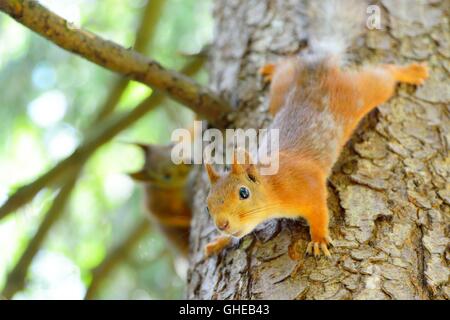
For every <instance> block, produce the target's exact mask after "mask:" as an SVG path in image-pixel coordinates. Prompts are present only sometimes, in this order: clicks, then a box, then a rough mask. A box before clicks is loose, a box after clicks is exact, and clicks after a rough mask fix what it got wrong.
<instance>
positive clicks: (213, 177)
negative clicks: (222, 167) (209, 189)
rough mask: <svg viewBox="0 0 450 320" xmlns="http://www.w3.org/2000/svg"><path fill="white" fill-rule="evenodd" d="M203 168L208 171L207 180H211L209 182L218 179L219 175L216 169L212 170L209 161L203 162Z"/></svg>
mask: <svg viewBox="0 0 450 320" xmlns="http://www.w3.org/2000/svg"><path fill="white" fill-rule="evenodd" d="M205 169H206V172H207V173H208V177H209V181H210V182H211V184H214V183H216V182H217V180H219V178H220V175H219V174H218V173H217V172H216V170H214V168H213V166H212V165H211V164H209V163H205Z"/></svg>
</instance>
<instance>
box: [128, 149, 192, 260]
mask: <svg viewBox="0 0 450 320" xmlns="http://www.w3.org/2000/svg"><path fill="white" fill-rule="evenodd" d="M136 145H137V146H139V147H140V148H141V149H142V150H143V152H144V154H145V162H144V166H143V168H142V170H140V171H138V172H135V173H131V174H130V176H131V177H132V178H133V179H134V180H136V181H139V182H142V183H143V184H144V187H145V205H146V209H147V211H148V216H149V218H150V220H151V221H152V222H153V223H154V225H155V226H157V227H158V228H159V229H160V230H161V231H162V233H163V234H164V235H165V236H166V237H167V239H168V240H169V242H170V243H171V244H172V245H173V246H174V247H175V249H176V250H177V251H178V252H179V253H181V254H182V255H183V256H187V255H188V252H189V232H190V224H191V217H192V212H191V201H190V199H192V195H191V191H192V188H190V185H191V179H190V178H191V176H190V172H191V170H192V168H193V166H192V165H189V164H179V165H176V164H174V163H173V162H172V159H171V156H170V155H171V150H172V145H165V146H159V145H148V144H136Z"/></svg>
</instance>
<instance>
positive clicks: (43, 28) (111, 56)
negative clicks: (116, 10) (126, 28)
mask: <svg viewBox="0 0 450 320" xmlns="http://www.w3.org/2000/svg"><path fill="white" fill-rule="evenodd" d="M0 10H2V11H4V12H5V13H7V14H9V15H10V16H11V17H12V18H14V19H15V20H16V21H18V22H20V23H21V24H23V25H25V26H27V27H28V28H30V29H31V30H33V31H35V32H37V33H39V34H40V35H42V36H43V37H45V38H47V39H48V40H50V41H52V42H53V43H55V44H57V45H58V46H60V47H61V48H63V49H66V50H68V51H70V52H73V53H76V54H79V55H80V56H82V57H84V58H86V59H88V60H90V61H92V62H94V63H96V64H98V65H100V66H103V67H105V68H107V69H109V70H112V71H115V72H118V73H121V74H123V75H125V76H127V77H129V78H130V79H134V80H136V81H139V82H142V83H144V84H146V85H149V86H150V87H152V88H154V89H157V90H159V91H161V92H162V93H164V94H167V95H169V96H170V97H171V98H173V99H174V100H176V101H178V102H180V103H182V104H184V105H185V106H187V107H189V108H190V109H192V110H193V111H194V112H196V113H198V114H199V115H201V116H203V117H205V118H206V119H208V120H210V121H211V122H212V123H214V124H215V125H217V126H221V125H224V122H225V116H226V114H227V113H228V112H230V111H231V108H230V107H229V106H228V105H227V104H225V103H224V102H223V101H222V100H221V99H220V98H219V97H218V96H216V95H215V94H214V93H213V92H212V91H211V90H209V89H207V88H205V87H202V86H200V85H199V84H197V83H196V82H195V81H193V80H192V79H191V78H189V77H186V76H184V75H182V74H180V73H178V72H175V71H171V70H167V69H164V68H163V67H162V66H161V65H160V64H158V63H157V62H156V61H154V60H152V59H149V58H146V57H145V56H143V55H142V54H139V53H137V52H136V51H134V50H127V49H125V48H124V47H122V46H119V45H118V44H115V43H113V42H111V41H108V40H105V39H103V38H101V37H99V36H97V35H95V34H93V33H90V32H88V31H86V30H82V29H77V28H74V27H73V26H72V25H71V24H70V23H69V22H67V21H66V20H64V19H62V18H61V17H59V16H57V15H55V14H54V13H52V12H50V11H49V10H48V9H46V8H45V7H43V6H42V5H40V4H39V3H37V2H36V1H31V0H0Z"/></svg>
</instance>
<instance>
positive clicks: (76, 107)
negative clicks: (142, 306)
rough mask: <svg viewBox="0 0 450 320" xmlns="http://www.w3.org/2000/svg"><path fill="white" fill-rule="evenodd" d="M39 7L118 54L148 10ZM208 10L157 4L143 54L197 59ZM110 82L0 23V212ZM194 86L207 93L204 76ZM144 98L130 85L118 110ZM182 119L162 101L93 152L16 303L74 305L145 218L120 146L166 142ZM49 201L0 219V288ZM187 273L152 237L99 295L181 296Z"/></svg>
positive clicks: (70, 2) (78, 132)
mask: <svg viewBox="0 0 450 320" xmlns="http://www.w3.org/2000/svg"><path fill="white" fill-rule="evenodd" d="M149 1H151V0H149ZM40 2H42V3H43V4H44V5H46V6H47V7H48V8H49V9H51V10H52V11H54V12H56V13H58V14H60V15H62V16H63V17H65V18H67V19H68V20H69V21H75V23H77V24H79V25H81V26H82V27H83V28H85V29H87V30H90V31H92V32H94V33H96V34H99V35H101V36H103V37H105V38H108V39H110V40H112V41H114V42H117V43H119V44H121V45H123V46H125V47H132V44H133V43H134V37H135V33H136V28H137V26H138V23H139V20H140V15H141V13H142V11H143V8H144V6H146V5H147V1H145V0H126V1H123V0H102V1H100V0H45V1H40ZM210 6H211V3H210V0H167V1H166V4H165V7H164V10H163V15H162V16H161V18H160V20H159V21H158V25H157V32H156V37H155V39H154V42H153V45H152V46H151V53H150V52H147V54H149V55H151V56H152V58H154V59H156V60H158V61H159V62H161V63H162V64H163V65H164V66H166V67H168V68H173V69H180V67H181V66H182V65H183V64H184V63H185V62H186V57H185V56H184V55H183V54H182V53H195V52H198V51H199V50H201V49H202V47H203V46H204V45H205V44H207V43H208V42H209V41H210V40H211V37H212V20H211V13H210V9H211V8H210ZM116 78H117V75H115V74H113V73H111V72H109V71H107V70H105V69H102V68H100V67H98V66H96V65H93V64H91V63H89V62H87V61H85V60H83V59H82V58H80V57H78V56H75V55H73V54H70V53H67V52H65V51H63V50H61V49H59V48H58V47H56V46H55V45H53V44H52V43H50V42H48V41H46V40H44V39H42V38H41V37H39V36H37V35H35V34H33V33H32V32H31V31H30V30H27V29H26V28H24V27H22V26H21V25H19V24H18V23H16V22H15V21H14V20H12V19H10V18H9V17H7V16H5V15H3V14H0V119H1V125H0V141H1V143H0V204H1V203H3V202H4V201H5V200H6V198H7V195H8V194H10V193H11V192H13V191H14V190H15V189H16V188H17V187H19V186H20V185H23V184H25V183H27V182H30V181H32V180H33V179H35V178H36V177H38V176H39V175H40V174H42V173H44V172H45V171H46V170H48V169H49V168H51V167H52V166H53V165H54V164H55V163H56V162H57V161H59V160H61V159H63V158H64V157H66V156H68V155H70V153H71V152H72V151H73V150H74V148H76V146H77V145H78V144H79V143H80V142H81V141H82V140H83V138H84V134H85V133H86V128H88V126H89V124H90V122H91V121H92V120H93V119H94V117H95V115H96V112H98V108H99V106H100V105H101V104H102V103H103V101H104V99H105V98H106V96H107V94H108V92H109V90H110V89H111V85H112V84H113V82H114V80H115V79H116ZM196 79H197V80H198V81H200V82H203V83H205V82H206V81H205V80H206V75H205V74H199V75H198V76H197V77H196ZM150 92H151V90H149V89H148V88H146V87H144V86H143V85H140V84H138V83H131V84H130V85H129V86H128V88H127V89H126V92H125V94H124V95H123V96H122V98H121V100H120V103H119V106H118V110H119V111H120V110H126V109H131V108H133V107H134V106H136V104H138V103H139V102H140V101H141V100H142V99H143V98H145V97H147V96H148V95H149V94H150ZM166 101H167V100H166ZM191 120H192V114H191V113H190V112H189V111H187V110H186V109H185V108H182V107H181V106H179V105H177V104H175V103H173V102H171V101H167V102H166V103H165V104H164V105H162V106H161V107H159V108H157V109H156V110H154V111H152V112H150V113H149V114H148V115H147V116H145V117H143V118H142V119H141V120H140V121H139V122H137V123H136V124H135V125H134V126H132V127H131V128H129V129H128V130H126V131H124V132H123V133H122V134H120V135H119V136H118V137H116V138H115V139H114V140H113V141H112V142H110V143H108V144H106V145H104V146H102V147H101V148H100V149H99V150H98V151H97V152H96V153H95V154H94V156H93V157H92V158H91V159H90V160H89V161H88V163H87V166H86V167H85V169H84V171H83V174H82V175H81V177H80V179H79V181H78V183H77V185H76V188H75V190H74V192H73V193H72V195H71V199H70V203H69V205H68V206H67V209H66V212H65V214H64V216H63V218H62V220H61V221H60V222H59V223H58V224H57V225H56V226H55V227H54V228H53V229H52V230H51V232H50V233H49V235H48V237H47V240H46V241H45V244H44V246H43V247H42V248H41V250H40V251H39V253H38V255H37V257H36V258H35V260H34V261H33V264H32V266H31V270H30V272H29V274H28V277H27V285H26V288H25V290H23V291H22V292H20V293H18V294H16V296H15V297H14V298H18V299H30V298H31V299H32V298H43V299H45V298H70V299H79V298H83V296H84V293H85V290H86V287H87V286H88V285H89V282H90V281H91V278H92V273H91V270H92V269H93V268H95V267H96V266H98V265H99V264H100V263H101V262H102V261H103V259H104V258H105V256H106V254H107V253H108V251H110V250H111V248H113V247H114V246H116V245H117V244H118V243H120V242H121V241H122V240H123V239H124V238H125V237H126V235H127V233H128V232H129V231H130V229H131V228H132V227H133V223H135V222H136V221H138V218H139V216H140V215H142V214H143V206H142V203H141V202H142V200H141V197H142V190H141V188H139V186H138V185H136V184H134V183H133V182H132V181H131V180H130V179H129V178H128V176H127V175H126V174H125V173H126V172H131V171H133V170H136V169H137V168H139V166H140V165H141V164H142V160H143V159H142V155H141V154H140V152H139V150H137V149H135V148H134V147H132V146H129V145H126V144H123V143H120V142H121V141H122V142H123V141H140V142H146V143H166V142H168V141H169V139H170V134H171V131H172V130H173V129H175V128H177V127H182V126H188V125H189V123H190V121H191ZM53 197H54V192H53V191H51V190H43V191H42V192H40V193H39V194H38V195H37V197H36V198H35V199H34V200H33V201H32V202H31V203H30V204H28V205H27V206H26V207H24V208H22V209H21V210H20V211H19V212H16V213H15V214H13V215H11V216H10V217H8V218H7V219H5V220H2V221H0V288H2V287H3V286H4V284H5V279H6V276H7V273H8V270H10V269H11V267H12V266H13V265H14V263H15V262H16V261H17V259H18V258H19V257H20V255H21V253H22V252H23V249H24V248H25V247H26V245H27V243H28V241H29V239H30V237H32V235H33V234H34V232H35V231H36V229H37V227H38V225H39V223H40V221H41V220H42V217H43V214H44V213H45V211H46V209H48V207H49V206H50V205H51V201H52V199H53ZM185 269H186V263H185V262H183V261H181V260H180V259H178V258H176V257H175V256H174V255H173V254H172V253H171V251H170V250H168V248H167V244H166V242H165V240H164V239H163V238H162V237H161V235H160V234H159V233H158V232H153V231H152V232H151V233H150V234H148V236H146V237H145V238H144V239H143V240H142V241H141V242H140V243H139V245H137V246H136V247H135V248H134V249H133V250H132V252H131V253H130V254H129V256H128V257H127V258H126V259H124V260H123V261H122V262H121V263H120V265H118V267H117V268H116V269H115V271H114V272H112V273H111V275H110V276H109V277H108V279H107V280H106V282H105V284H104V285H103V286H102V287H101V290H100V291H99V292H98V295H97V297H98V298H117V299H140V298H144V299H174V298H182V297H183V295H184V283H185V279H183V277H184V276H183V275H184V273H185ZM0 291H1V289H0Z"/></svg>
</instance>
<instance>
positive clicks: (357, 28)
mask: <svg viewBox="0 0 450 320" xmlns="http://www.w3.org/2000/svg"><path fill="white" fill-rule="evenodd" d="M366 8H367V4H366V1H365V0H318V1H310V4H309V7H308V20H309V21H308V24H309V28H308V34H309V35H310V37H309V48H310V50H311V52H312V53H313V54H321V55H322V54H323V55H327V56H328V55H333V56H337V57H338V58H340V59H343V58H344V57H343V55H344V54H345V52H346V51H347V48H348V47H349V46H350V45H351V44H352V42H353V40H355V38H357V37H358V36H359V35H360V34H361V33H362V32H363V31H364V22H365V19H366Z"/></svg>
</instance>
